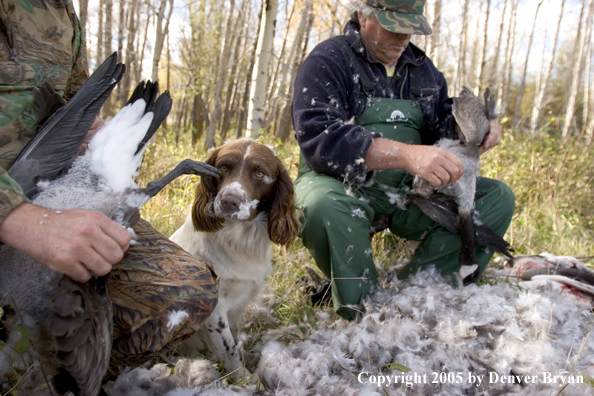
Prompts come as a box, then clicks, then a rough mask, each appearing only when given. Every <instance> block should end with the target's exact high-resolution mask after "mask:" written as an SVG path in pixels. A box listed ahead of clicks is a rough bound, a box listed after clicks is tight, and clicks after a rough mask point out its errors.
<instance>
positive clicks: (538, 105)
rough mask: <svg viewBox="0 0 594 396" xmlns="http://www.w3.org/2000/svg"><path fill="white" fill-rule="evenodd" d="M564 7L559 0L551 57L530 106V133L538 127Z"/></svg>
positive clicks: (534, 131) (555, 52)
mask: <svg viewBox="0 0 594 396" xmlns="http://www.w3.org/2000/svg"><path fill="white" fill-rule="evenodd" d="M564 8H565V0H563V1H562V2H561V12H560V13H559V19H558V20H557V29H556V31H555V42H554V43H553V49H552V50H551V59H550V60H549V63H548V64H547V65H546V67H545V69H544V72H543V77H542V81H543V84H542V87H541V88H540V90H539V91H538V95H537V96H536V100H535V102H534V106H532V115H531V117H530V133H531V134H532V135H534V134H535V133H536V130H537V129H538V119H539V118H540V111H541V109H542V106H543V100H544V98H545V94H546V91H547V86H548V85H549V83H550V81H551V70H552V68H553V65H554V62H555V56H556V54H557V43H558V42H559V30H560V28H561V20H562V19H563V9H564Z"/></svg>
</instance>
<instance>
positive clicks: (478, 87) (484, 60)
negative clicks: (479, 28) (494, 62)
mask: <svg viewBox="0 0 594 396" xmlns="http://www.w3.org/2000/svg"><path fill="white" fill-rule="evenodd" d="M489 15H491V0H487V16H486V17H485V36H484V41H483V51H482V53H481V59H480V61H479V72H478V73H477V79H476V84H475V91H476V93H477V95H478V94H479V93H480V92H481V89H482V88H483V85H484V84H485V81H484V80H485V63H487V48H488V45H489V37H488V36H489V35H488V33H489Z"/></svg>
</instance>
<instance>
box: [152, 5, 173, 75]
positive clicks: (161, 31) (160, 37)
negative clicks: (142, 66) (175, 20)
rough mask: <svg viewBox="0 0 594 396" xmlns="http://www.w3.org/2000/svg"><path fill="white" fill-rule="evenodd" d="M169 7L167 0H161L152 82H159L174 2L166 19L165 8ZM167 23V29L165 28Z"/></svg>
mask: <svg viewBox="0 0 594 396" xmlns="http://www.w3.org/2000/svg"><path fill="white" fill-rule="evenodd" d="M166 6H167V0H161V2H160V3H159V11H158V12H157V15H156V18H157V26H156V28H155V47H154V51H153V69H152V73H151V80H153V81H158V80H159V61H160V60H161V52H163V43H164V42H165V36H167V34H168V32H169V21H170V20H171V13H172V12H173V0H169V13H168V15H167V17H165V8H166ZM163 22H165V27H163Z"/></svg>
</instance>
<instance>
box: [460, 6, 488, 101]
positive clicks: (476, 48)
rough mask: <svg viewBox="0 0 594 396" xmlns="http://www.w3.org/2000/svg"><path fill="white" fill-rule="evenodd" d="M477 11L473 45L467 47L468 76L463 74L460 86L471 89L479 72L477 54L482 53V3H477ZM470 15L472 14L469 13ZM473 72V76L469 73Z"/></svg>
mask: <svg viewBox="0 0 594 396" xmlns="http://www.w3.org/2000/svg"><path fill="white" fill-rule="evenodd" d="M478 3H479V9H478V13H477V15H478V16H477V18H476V30H475V32H474V38H475V39H474V44H473V45H472V46H471V47H468V45H467V48H468V51H470V52H472V59H471V60H470V68H469V69H468V75H467V74H466V73H464V74H463V77H464V79H463V81H462V85H465V86H468V87H469V88H472V87H473V86H474V87H476V86H477V84H476V81H477V80H478V70H479V63H478V62H479V54H480V53H482V50H481V48H482V44H483V40H481V38H482V36H481V17H480V16H481V15H482V14H483V1H482V0H481V1H479V2H478ZM470 15H472V12H470ZM472 72H474V75H471V73H472ZM475 94H478V92H477V88H475Z"/></svg>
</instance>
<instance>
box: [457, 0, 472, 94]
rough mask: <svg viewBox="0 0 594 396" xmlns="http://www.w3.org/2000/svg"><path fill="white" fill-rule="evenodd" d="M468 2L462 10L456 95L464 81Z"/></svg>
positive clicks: (465, 0)
mask: <svg viewBox="0 0 594 396" xmlns="http://www.w3.org/2000/svg"><path fill="white" fill-rule="evenodd" d="M468 3H469V1H468V0H464V8H463V10H462V31H461V32H460V46H459V47H458V62H457V63H456V70H455V72H454V95H457V94H458V92H460V88H461V87H462V82H461V81H462V79H463V78H464V77H463V75H464V63H465V62H466V57H465V54H466V30H467V28H468Z"/></svg>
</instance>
